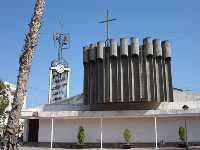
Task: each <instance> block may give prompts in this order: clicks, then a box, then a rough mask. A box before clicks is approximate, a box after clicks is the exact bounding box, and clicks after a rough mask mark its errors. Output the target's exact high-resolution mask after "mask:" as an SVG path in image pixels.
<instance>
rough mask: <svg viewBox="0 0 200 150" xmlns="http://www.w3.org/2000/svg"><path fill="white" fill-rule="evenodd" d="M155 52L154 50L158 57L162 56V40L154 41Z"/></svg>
mask: <svg viewBox="0 0 200 150" xmlns="http://www.w3.org/2000/svg"><path fill="white" fill-rule="evenodd" d="M153 50H154V55H155V56H156V57H161V56H162V47H161V40H160V39H154V40H153Z"/></svg>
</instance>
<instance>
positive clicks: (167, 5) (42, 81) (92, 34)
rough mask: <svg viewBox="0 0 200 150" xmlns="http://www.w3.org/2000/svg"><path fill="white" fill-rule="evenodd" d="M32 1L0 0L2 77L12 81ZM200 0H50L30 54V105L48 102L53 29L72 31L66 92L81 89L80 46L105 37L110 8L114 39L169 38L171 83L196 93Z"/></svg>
mask: <svg viewBox="0 0 200 150" xmlns="http://www.w3.org/2000/svg"><path fill="white" fill-rule="evenodd" d="M34 3H35V1H34V0H20V1H13V0H4V1H1V5H0V18H1V21H0V79H3V80H8V81H10V82H12V83H16V80H17V74H18V67H19V65H18V59H19V55H20V51H21V49H22V47H23V43H24V35H25V33H26V32H27V30H28V23H29V21H30V17H31V16H32V13H33V7H34ZM199 6H200V1H199V0H101V1H100V0H84V1H83V0H48V1H47V2H46V8H45V14H44V19H43V26H42V29H41V34H40V39H39V43H38V47H37V49H36V53H35V55H34V58H33V63H32V68H31V73H30V78H29V88H28V97H27V100H28V102H27V103H28V106H36V105H40V104H44V103H47V101H48V100H47V99H48V71H49V66H50V62H51V60H53V59H55V58H56V57H57V50H56V48H54V44H53V38H52V33H53V32H56V31H60V25H59V21H60V20H61V21H62V22H63V24H64V28H63V31H64V32H67V33H70V35H71V48H70V49H69V50H66V51H65V52H64V57H65V59H66V60H67V61H68V62H69V64H70V66H71V69H72V74H71V80H70V82H71V85H70V95H71V96H73V95H76V94H79V93H81V92H82V87H83V85H82V84H83V65H82V47H83V46H85V45H89V44H90V43H95V42H97V41H99V40H104V39H105V36H106V35H105V27H104V25H102V24H99V23H98V22H99V21H102V20H103V19H104V18H105V15H106V9H107V8H108V9H109V10H110V15H111V17H116V18H117V21H115V22H112V23H111V24H110V32H111V37H112V38H117V39H118V38H120V37H131V36H133V35H134V36H137V37H138V38H139V39H140V42H142V39H143V38H145V37H148V36H151V37H153V38H160V39H161V40H166V39H167V40H170V41H171V43H172V48H173V49H172V50H173V59H172V69H173V70H172V74H173V84H174V87H178V88H184V89H191V90H194V91H196V92H200V69H199V67H200V60H199V58H200V38H199V36H200V28H199V27H200V9H199Z"/></svg>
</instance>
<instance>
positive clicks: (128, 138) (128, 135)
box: [123, 128, 132, 149]
mask: <svg viewBox="0 0 200 150" xmlns="http://www.w3.org/2000/svg"><path fill="white" fill-rule="evenodd" d="M123 137H124V140H125V141H126V144H124V145H123V148H125V149H130V148H131V145H130V143H131V139H132V134H131V131H130V130H129V129H127V128H126V129H124V132H123Z"/></svg>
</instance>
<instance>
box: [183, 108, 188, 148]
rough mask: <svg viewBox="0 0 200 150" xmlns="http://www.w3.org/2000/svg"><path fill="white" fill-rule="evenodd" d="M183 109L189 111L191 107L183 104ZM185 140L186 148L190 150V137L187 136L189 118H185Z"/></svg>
mask: <svg viewBox="0 0 200 150" xmlns="http://www.w3.org/2000/svg"><path fill="white" fill-rule="evenodd" d="M182 109H183V110H184V111H187V110H188V109H189V106H188V105H183V107H182ZM185 142H186V150H188V149H189V148H188V137H187V120H186V119H185Z"/></svg>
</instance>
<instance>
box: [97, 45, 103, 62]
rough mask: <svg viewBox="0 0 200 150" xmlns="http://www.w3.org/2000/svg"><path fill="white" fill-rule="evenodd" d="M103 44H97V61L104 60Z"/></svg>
mask: <svg viewBox="0 0 200 150" xmlns="http://www.w3.org/2000/svg"><path fill="white" fill-rule="evenodd" d="M104 47H105V43H104V42H101V41H99V42H97V59H103V58H104Z"/></svg>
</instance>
